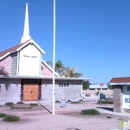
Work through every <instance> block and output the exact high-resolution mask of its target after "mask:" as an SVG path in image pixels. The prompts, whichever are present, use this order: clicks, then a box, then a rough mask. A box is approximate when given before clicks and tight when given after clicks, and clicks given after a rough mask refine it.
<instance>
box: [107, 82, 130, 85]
mask: <svg viewBox="0 0 130 130" xmlns="http://www.w3.org/2000/svg"><path fill="white" fill-rule="evenodd" d="M109 85H130V82H122V83H109Z"/></svg>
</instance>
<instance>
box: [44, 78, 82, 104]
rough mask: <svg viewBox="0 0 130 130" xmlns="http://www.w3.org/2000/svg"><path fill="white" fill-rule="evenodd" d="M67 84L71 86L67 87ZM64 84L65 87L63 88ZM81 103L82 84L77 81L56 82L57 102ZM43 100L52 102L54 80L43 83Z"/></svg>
mask: <svg viewBox="0 0 130 130" xmlns="http://www.w3.org/2000/svg"><path fill="white" fill-rule="evenodd" d="M67 83H68V84H69V85H68V86H67ZM62 84H63V86H62ZM63 98H64V99H66V100H71V101H79V100H81V99H82V97H81V82H76V81H56V85H55V100H56V101H61V100H62V99H63ZM42 100H44V101H52V80H50V81H43V85H42Z"/></svg>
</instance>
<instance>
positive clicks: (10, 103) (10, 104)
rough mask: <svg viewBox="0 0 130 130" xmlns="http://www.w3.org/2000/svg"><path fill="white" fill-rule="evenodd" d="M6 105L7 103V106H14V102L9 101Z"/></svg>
mask: <svg viewBox="0 0 130 130" xmlns="http://www.w3.org/2000/svg"><path fill="white" fill-rule="evenodd" d="M5 105H7V106H13V105H14V103H12V102H7V103H5Z"/></svg>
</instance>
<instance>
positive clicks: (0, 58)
mask: <svg viewBox="0 0 130 130" xmlns="http://www.w3.org/2000/svg"><path fill="white" fill-rule="evenodd" d="M9 54H10V52H8V53H6V54H5V55H3V56H2V57H0V60H2V59H3V58H5V57H6V56H8V55H9Z"/></svg>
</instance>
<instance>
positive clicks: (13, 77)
mask: <svg viewBox="0 0 130 130" xmlns="http://www.w3.org/2000/svg"><path fill="white" fill-rule="evenodd" d="M0 78H1V79H4V78H5V79H21V78H27V79H32V78H33V79H51V80H52V78H53V77H52V76H35V75H34V76H27V75H17V76H11V75H9V76H4V75H0ZM55 79H56V80H77V81H89V80H91V78H66V77H55Z"/></svg>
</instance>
